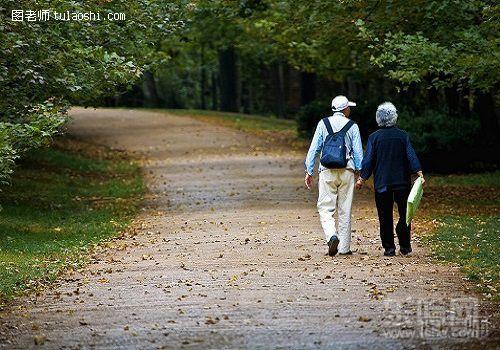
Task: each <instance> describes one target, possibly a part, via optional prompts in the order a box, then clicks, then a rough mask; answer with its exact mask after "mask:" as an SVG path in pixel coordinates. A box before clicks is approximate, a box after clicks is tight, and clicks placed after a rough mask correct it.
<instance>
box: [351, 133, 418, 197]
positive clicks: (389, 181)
mask: <svg viewBox="0 0 500 350" xmlns="http://www.w3.org/2000/svg"><path fill="white" fill-rule="evenodd" d="M421 170H422V167H421V166H420V161H419V160H418V157H417V154H416V153H415V150H414V149H413V146H412V145H411V142H410V137H409V136H408V134H407V133H406V132H405V131H403V130H401V129H398V128H396V127H394V126H393V127H387V128H381V129H379V130H377V131H375V132H374V133H373V134H371V135H370V137H368V142H367V144H366V152H365V157H364V158H363V164H362V170H361V177H362V178H363V179H365V180H367V179H368V178H369V177H370V176H371V174H372V173H373V174H374V183H375V190H376V191H377V192H384V191H386V190H388V189H401V188H409V187H410V186H411V174H414V173H416V172H418V171H421Z"/></svg>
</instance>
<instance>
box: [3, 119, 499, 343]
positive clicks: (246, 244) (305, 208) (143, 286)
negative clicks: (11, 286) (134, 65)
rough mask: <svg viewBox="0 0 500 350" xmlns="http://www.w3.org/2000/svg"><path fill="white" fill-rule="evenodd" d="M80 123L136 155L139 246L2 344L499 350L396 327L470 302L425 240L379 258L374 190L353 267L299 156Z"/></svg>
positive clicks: (162, 130) (115, 255)
mask: <svg viewBox="0 0 500 350" xmlns="http://www.w3.org/2000/svg"><path fill="white" fill-rule="evenodd" d="M72 115H73V117H74V122H73V123H72V125H71V127H70V132H71V133H72V134H74V135H76V136H77V137H80V138H83V139H85V140H86V141H91V142H95V143H99V144H106V145H108V146H111V147H114V148H118V149H126V150H128V151H132V152H136V153H137V154H138V155H140V156H142V157H143V159H144V161H143V167H144V173H145V174H146V179H147V183H148V186H149V189H150V191H151V193H152V195H151V197H150V198H149V199H148V201H147V206H146V208H145V211H144V213H143V214H142V215H141V217H140V218H139V219H138V220H137V223H136V224H135V225H136V227H137V232H138V234H137V235H136V236H134V237H129V238H126V239H124V240H121V241H117V242H114V243H113V244H112V245H111V246H112V247H111V248H109V249H106V250H103V251H102V252H100V253H98V254H97V255H96V257H95V261H94V263H92V264H90V265H89V266H87V267H85V268H84V269H83V271H81V273H78V274H74V275H71V276H67V277H66V278H65V279H63V280H62V281H60V283H58V285H57V286H56V287H55V288H53V289H50V290H47V291H46V292H44V293H42V294H41V295H40V296H38V297H37V296H32V297H30V298H23V299H21V300H19V301H17V302H16V303H15V304H14V305H13V306H12V307H11V308H10V311H9V313H8V314H7V315H4V319H3V322H4V325H3V326H2V327H1V329H2V330H3V332H5V333H4V335H3V339H4V340H3V344H2V345H0V348H17V349H24V348H31V347H40V348H47V349H60V348H62V349H70V348H71V349H73V348H105V349H117V348H141V349H145V348H186V349H189V348H201V349H209V348H230V349H234V348H290V347H293V348H328V347H329V348H346V349H351V348H369V349H400V348H440V347H443V348H444V347H446V348H454V347H456V348H462V347H468V348H472V347H483V348H485V346H486V345H484V342H487V343H488V346H487V347H493V346H497V345H496V344H497V343H495V341H494V340H492V339H489V340H484V341H477V340H471V339H468V340H467V339H458V338H457V339H440V338H437V339H434V338H427V339H426V338H422V337H420V336H417V337H411V338H405V336H404V334H409V333H408V332H412V331H415V332H416V333H418V329H413V328H412V327H411V326H408V325H407V326H406V327H405V326H404V324H403V325H402V323H404V320H405V319H404V317H410V318H412V319H413V320H415V317H417V313H418V312H419V311H418V310H417V308H418V305H419V304H418V302H420V301H422V300H425V301H427V302H428V301H431V300H441V299H442V298H443V297H464V296H467V295H469V296H473V295H472V294H470V293H468V292H467V291H466V286H465V285H464V284H463V281H462V279H461V276H460V274H459V272H458V270H457V269H456V268H452V267H449V266H440V265H436V264H435V263H433V262H432V261H431V260H430V258H429V257H428V255H427V253H426V252H425V250H424V249H423V248H422V247H420V246H419V243H418V241H417V242H415V243H414V245H415V248H416V249H415V253H414V255H413V256H411V257H409V258H404V257H395V258H384V257H382V251H381V250H380V248H379V246H380V244H379V240H378V233H377V220H376V213H375V210H374V203H373V199H372V193H371V192H370V190H368V189H364V190H362V191H361V192H357V193H356V197H355V201H354V202H355V208H354V216H353V218H354V223H353V230H354V231H353V246H352V249H353V250H354V251H355V253H354V255H353V256H350V257H349V256H348V257H335V258H330V257H328V256H325V253H326V245H325V243H324V241H323V234H322V231H321V227H320V224H319V219H318V216H317V213H316V210H315V202H316V196H317V189H316V188H315V189H314V190H313V191H312V192H308V191H306V190H304V189H303V188H302V180H303V165H302V160H303V157H304V154H302V153H300V154H299V153H295V152H292V151H287V150H286V149H283V148H282V147H274V145H273V144H272V142H270V141H268V140H263V139H260V138H257V137H256V136H252V135H248V134H245V133H242V132H239V131H235V130H231V129H227V128H223V127H220V126H214V125H211V124H206V123H203V122H200V121H196V120H194V119H191V118H188V117H176V116H172V115H166V114H162V113H157V112H143V111H131V110H112V109H104V110H93V109H87V110H84V109H74V110H73V111H72ZM416 234H417V236H418V227H417V228H416ZM408 298H411V299H410V300H408ZM402 305H403V306H404V305H406V306H408V305H409V306H408V307H407V308H406V309H405V310H406V311H405V312H410V314H408V315H406V316H404V317H403V314H402V312H403V311H401V310H400V311H398V307H400V306H402ZM420 305H421V304H420ZM395 316H396V317H395ZM398 316H399V317H400V318H399V319H398ZM394 317H395V318H394ZM398 320H399V321H398ZM398 322H399V323H398ZM391 332H392V333H391ZM404 332H406V333H404ZM391 334H392V335H391ZM395 336H399V338H397V337H395ZM35 340H36V341H37V342H39V343H43V344H42V345H39V346H36V345H35ZM481 342H482V344H481Z"/></svg>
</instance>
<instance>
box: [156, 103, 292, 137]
mask: <svg viewBox="0 0 500 350" xmlns="http://www.w3.org/2000/svg"><path fill="white" fill-rule="evenodd" d="M166 111H167V112H168V113H171V114H175V115H180V116H190V117H194V118H197V119H201V120H204V121H208V122H212V123H214V122H215V123H219V124H222V125H225V126H228V127H232V128H235V129H238V130H242V131H247V132H282V133H283V132H284V133H287V134H289V135H290V136H294V137H296V136H297V124H296V122H295V120H289V119H278V118H276V117H274V116H269V117H265V116H257V115H249V114H240V113H227V112H217V111H206V110H190V109H167V110H166Z"/></svg>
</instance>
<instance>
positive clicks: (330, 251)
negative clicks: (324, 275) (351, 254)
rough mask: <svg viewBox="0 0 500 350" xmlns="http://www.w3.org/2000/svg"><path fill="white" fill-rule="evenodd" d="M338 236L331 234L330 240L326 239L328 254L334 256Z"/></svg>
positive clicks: (336, 249) (337, 244) (336, 250)
mask: <svg viewBox="0 0 500 350" xmlns="http://www.w3.org/2000/svg"><path fill="white" fill-rule="evenodd" d="M339 242H340V241H339V238H338V237H337V236H332V238H330V241H328V255H330V256H334V255H335V254H337V252H338V246H339Z"/></svg>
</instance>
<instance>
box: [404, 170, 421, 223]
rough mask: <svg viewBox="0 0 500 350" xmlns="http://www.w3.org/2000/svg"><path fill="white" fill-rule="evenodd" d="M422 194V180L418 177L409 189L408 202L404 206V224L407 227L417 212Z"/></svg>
mask: <svg viewBox="0 0 500 350" xmlns="http://www.w3.org/2000/svg"><path fill="white" fill-rule="evenodd" d="M423 194H424V189H423V184H422V178H421V177H418V178H417V179H416V180H415V183H414V184H413V187H412V188H411V191H410V195H409V196H408V202H407V204H406V224H407V225H409V224H410V222H411V220H412V219H413V217H414V216H415V213H416V211H417V208H418V205H419V204H420V200H421V199H422V195H423Z"/></svg>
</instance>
